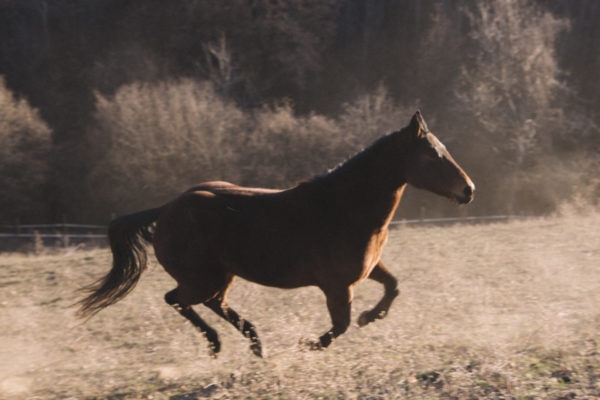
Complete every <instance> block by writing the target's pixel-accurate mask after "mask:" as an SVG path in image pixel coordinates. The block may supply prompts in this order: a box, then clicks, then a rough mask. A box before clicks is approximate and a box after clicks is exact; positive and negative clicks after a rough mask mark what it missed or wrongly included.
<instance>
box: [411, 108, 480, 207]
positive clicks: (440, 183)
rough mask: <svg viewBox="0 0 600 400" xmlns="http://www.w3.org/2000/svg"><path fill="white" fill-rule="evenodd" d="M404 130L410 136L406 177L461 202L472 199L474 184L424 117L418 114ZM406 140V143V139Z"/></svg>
mask: <svg viewBox="0 0 600 400" xmlns="http://www.w3.org/2000/svg"><path fill="white" fill-rule="evenodd" d="M405 131H407V132H402V133H403V136H404V135H405V136H404V138H405V139H406V138H407V139H408V143H409V145H408V146H407V148H406V153H405V154H406V158H405V159H406V164H405V169H404V171H405V175H404V179H405V180H406V181H407V182H408V183H410V184H411V185H413V186H415V187H417V188H420V189H426V190H429V191H431V192H433V193H436V194H439V195H441V196H444V197H448V198H450V199H452V200H455V201H457V202H459V203H461V204H466V203H469V202H470V201H471V200H473V194H474V192H475V185H474V184H473V182H472V181H471V179H469V177H468V176H467V174H465V172H464V171H463V170H462V168H461V167H460V166H459V165H458V164H457V163H456V161H454V159H453V158H452V156H451V155H450V153H448V150H446V146H444V145H443V144H442V142H440V141H439V140H438V138H436V137H435V135H434V134H433V133H431V132H430V131H429V128H428V127H427V124H426V123H425V120H424V119H423V116H422V115H421V113H420V112H419V111H417V112H416V113H415V115H414V116H413V117H412V119H411V121H410V125H409V126H408V127H407V128H405ZM405 143H406V142H405Z"/></svg>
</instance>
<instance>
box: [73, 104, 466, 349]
mask: <svg viewBox="0 0 600 400" xmlns="http://www.w3.org/2000/svg"><path fill="white" fill-rule="evenodd" d="M407 184H411V185H412V186H415V187H417V188H421V189H425V190H428V191H431V192H434V193H436V194H438V195H441V196H444V197H447V198H449V199H451V200H453V201H455V202H457V203H459V204H466V203H469V202H470V201H471V200H472V199H473V196H474V190H475V186H474V184H473V182H472V181H471V179H469V177H468V176H467V175H466V173H465V172H464V171H463V170H462V168H461V167H460V166H459V165H458V164H457V163H456V162H455V161H454V159H453V158H452V156H451V155H450V154H449V153H448V150H447V149H446V147H445V146H444V145H443V144H442V143H441V142H440V141H439V140H438V139H437V138H436V136H434V134H433V133H432V132H431V131H430V130H429V128H428V127H427V124H426V122H425V120H424V118H423V116H422V114H421V113H420V112H419V111H417V112H416V113H415V114H414V115H413V116H412V118H411V120H410V123H409V125H408V126H406V127H404V128H403V129H401V130H399V131H396V132H392V133H390V134H387V135H385V136H383V137H381V138H379V139H378V140H376V141H375V142H374V143H373V144H372V145H371V146H370V147H368V148H366V149H364V150H362V151H360V152H359V153H358V154H356V155H355V156H354V157H352V158H349V159H348V160H347V161H346V162H344V163H342V164H340V165H339V166H338V167H336V168H334V169H333V170H330V171H329V172H327V173H325V174H323V175H319V176H316V177H314V178H312V179H309V180H306V181H303V182H300V183H299V184H297V185H296V186H294V187H291V188H288V189H285V190H274V189H263V188H251V187H242V186H237V185H234V184H231V183H227V182H221V181H215V182H206V183H201V184H199V185H197V186H195V187H192V188H191V189H189V190H187V191H185V192H184V193H182V194H181V195H180V196H179V197H177V198H175V199H174V200H172V201H170V202H168V203H166V204H164V205H162V206H160V207H157V208H152V209H148V210H144V211H139V212H135V213H132V214H128V215H124V216H121V217H118V218H116V219H114V220H113V221H112V222H111V223H110V225H109V229H108V238H109V242H110V248H111V250H112V255H113V264H112V269H111V270H110V272H109V273H108V274H107V275H106V276H105V277H104V278H102V279H100V280H98V281H96V282H94V283H93V284H91V285H90V286H88V287H86V288H84V290H86V293H87V297H85V298H84V299H82V300H81V301H79V306H80V308H79V311H78V312H79V314H80V315H81V316H82V317H90V316H92V315H94V314H95V313H97V312H99V311H100V310H102V309H103V308H105V307H107V306H109V305H111V304H114V303H115V302H117V301H118V300H120V299H121V298H123V297H124V296H125V295H127V294H128V293H129V292H130V291H131V290H132V289H133V288H134V287H135V285H136V283H137V282H138V280H139V278H140V275H141V273H142V272H143V271H144V270H145V268H146V264H147V256H146V250H145V245H146V244H149V243H152V244H153V246H154V252H155V256H156V258H157V259H158V262H159V263H160V264H161V265H162V266H163V267H164V269H165V270H166V272H167V273H168V274H169V275H171V277H173V278H174V279H175V281H176V282H177V287H176V288H175V289H173V290H171V291H169V292H168V293H167V294H166V295H165V301H166V303H167V304H169V305H170V306H172V307H173V308H174V309H175V310H177V311H178V312H179V313H180V314H181V315H182V316H183V317H185V318H186V319H188V320H189V321H190V322H191V323H192V324H193V325H194V326H195V327H196V328H197V329H199V330H200V332H202V333H203V334H204V336H205V337H206V339H207V340H208V343H209V351H210V353H211V354H212V355H213V356H216V354H217V353H218V352H219V350H220V348H221V343H220V341H219V336H218V334H217V332H216V331H215V330H214V329H213V328H212V327H211V326H209V325H208V324H207V323H206V322H205V321H204V320H203V319H202V318H201V317H200V316H199V315H198V314H197V313H196V311H195V310H194V309H193V308H192V306H194V305H198V304H203V305H204V306H206V307H208V308H209V309H211V310H212V311H214V312H215V313H217V314H218V315H219V316H220V317H222V318H224V319H225V320H226V321H228V322H230V323H231V324H232V325H233V326H234V327H235V328H237V329H238V330H239V331H240V332H241V333H242V334H243V335H244V336H245V337H246V338H248V339H249V340H250V349H251V351H252V352H253V353H254V354H255V355H257V356H259V357H262V345H261V342H260V340H259V337H258V334H257V332H256V328H255V326H254V325H253V324H252V323H250V322H249V321H247V320H245V319H243V318H241V317H240V316H239V315H238V313H237V312H235V311H234V310H233V309H232V308H231V307H230V306H229V305H228V304H227V294H228V292H229V290H230V289H231V286H232V283H233V281H234V278H235V277H236V276H237V277H241V278H243V279H246V280H248V281H251V282H255V283H258V284H261V285H266V286H272V287H278V288H298V287H303V286H316V287H318V288H320V289H321V290H322V291H323V293H324V294H325V297H326V303H327V308H328V311H329V315H330V317H331V322H332V325H333V326H332V327H331V329H329V330H328V331H327V332H326V333H324V334H323V335H321V336H320V337H319V338H318V340H316V341H308V346H309V348H310V349H314V350H318V349H325V348H326V347H328V346H329V345H330V344H331V343H332V341H333V340H334V339H335V338H337V337H338V336H340V335H341V334H343V333H344V332H345V331H346V330H347V328H348V326H349V325H350V320H351V319H350V311H351V304H352V297H353V291H354V287H355V286H356V285H357V284H358V283H360V282H361V281H363V280H365V279H372V280H374V281H376V282H379V283H380V284H382V285H383V289H384V294H383V297H382V298H381V300H380V301H379V302H378V303H377V304H376V305H375V306H374V307H373V308H372V309H370V310H367V311H365V312H363V313H362V314H361V315H360V316H359V318H358V325H359V326H361V327H362V326H365V325H367V324H368V323H371V322H373V321H375V320H377V319H381V318H383V317H385V315H386V314H387V313H388V310H389V309H390V306H391V304H392V302H393V300H394V299H395V298H396V296H398V294H399V289H398V281H397V279H396V278H395V277H394V276H393V275H392V274H391V273H390V272H389V271H388V269H387V268H386V267H385V265H384V264H383V263H382V262H381V254H382V250H383V247H384V245H385V243H386V241H387V238H388V225H389V224H390V221H391V220H392V217H393V215H394V211H395V210H396V207H397V206H398V203H399V201H400V198H401V197H402V194H403V191H404V189H405V187H406V185H407Z"/></svg>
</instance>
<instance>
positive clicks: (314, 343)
mask: <svg viewBox="0 0 600 400" xmlns="http://www.w3.org/2000/svg"><path fill="white" fill-rule="evenodd" d="M298 344H299V345H300V346H301V347H302V348H303V349H308V350H311V351H316V350H323V345H322V344H321V342H320V341H318V340H309V339H300V340H299V341H298Z"/></svg>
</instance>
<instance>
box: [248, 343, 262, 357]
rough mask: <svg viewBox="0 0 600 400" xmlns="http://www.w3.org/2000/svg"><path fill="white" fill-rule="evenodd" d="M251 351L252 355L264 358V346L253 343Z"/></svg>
mask: <svg viewBox="0 0 600 400" xmlns="http://www.w3.org/2000/svg"><path fill="white" fill-rule="evenodd" d="M250 350H252V353H253V354H254V355H255V356H256V357H260V358H262V356H263V354H262V346H261V345H260V343H258V342H257V343H252V344H251V345H250Z"/></svg>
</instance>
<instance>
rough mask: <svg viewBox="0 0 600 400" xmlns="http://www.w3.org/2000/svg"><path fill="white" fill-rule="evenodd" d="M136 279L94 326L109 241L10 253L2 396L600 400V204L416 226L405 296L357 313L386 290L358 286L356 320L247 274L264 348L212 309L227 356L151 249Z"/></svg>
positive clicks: (403, 234)
mask: <svg viewBox="0 0 600 400" xmlns="http://www.w3.org/2000/svg"><path fill="white" fill-rule="evenodd" d="M151 260H152V261H151V262H150V266H149V269H148V270H147V271H146V272H145V273H144V274H143V275H142V278H141V280H140V283H139V284H138V286H137V288H136V289H135V290H134V291H133V292H132V293H131V294H130V295H129V296H128V297H126V298H125V299H124V300H123V301H121V302H120V303H118V304H116V305H114V306H112V307H109V308H107V309H106V310H104V311H102V312H101V313H100V314H98V315H97V316H95V317H94V318H92V319H91V320H89V321H88V322H86V323H84V322H82V321H79V320H77V319H76V318H75V317H74V309H73V308H71V307H69V306H70V305H71V304H72V303H74V302H75V301H76V300H78V295H77V294H76V293H75V290H76V289H77V288H78V287H80V286H82V285H84V284H88V283H90V282H91V281H92V280H94V279H95V278H97V277H100V276H101V275H103V274H105V273H106V272H107V271H108V270H109V268H110V254H109V251H108V250H106V249H96V250H81V249H79V250H75V249H73V250H66V251H63V250H61V252H59V253H57V252H52V251H48V253H47V254H42V255H23V254H1V255H0V321H1V323H0V398H2V399H48V398H61V399H69V398H72V399H95V398H109V399H173V400H184V399H197V398H210V397H212V398H223V399H229V398H244V399H245V398H283V399H287V398H289V399H317V398H319V399H321V398H323V399H337V398H341V399H344V398H360V399H367V398H368V399H379V398H382V399H388V398H411V399H435V398H456V399H466V398H490V399H500V398H516V399H527V398H531V399H537V398H549V399H571V398H595V397H600V307H599V305H600V214H598V213H591V214H587V215H583V216H582V215H567V216H565V215H562V216H554V217H547V218H539V219H531V220H526V221H511V222H502V223H492V224H485V225H461V224H457V225H452V226H401V227H399V228H398V229H393V230H392V231H391V233H390V237H389V241H388V244H387V246H386V248H385V250H384V254H383V261H384V263H386V265H387V267H388V268H389V269H390V271H391V272H392V273H393V274H394V275H395V276H396V277H397V278H398V279H399V281H400V290H401V294H400V296H399V297H398V298H397V299H396V302H395V303H394V304H393V306H392V308H391V310H390V313H389V315H388V316H387V317H386V318H385V319H383V320H380V321H376V322H374V323H372V324H370V325H367V326H366V327H364V328H358V326H357V325H356V318H357V317H358V315H359V314H360V312H362V311H363V310H365V309H367V308H370V307H371V306H372V305H373V304H374V303H375V302H377V301H378V300H379V298H380V297H381V295H382V293H383V292H382V290H383V289H382V287H381V286H380V285H378V284H377V283H374V282H370V281H366V282H363V283H362V284H360V285H359V286H358V287H357V288H356V290H355V298H354V302H353V307H352V311H353V314H352V315H353V323H352V326H351V327H350V328H349V330H348V332H346V334H344V335H342V336H341V337H340V338H339V339H338V340H336V341H335V343H333V345H332V346H331V347H330V348H329V349H327V350H325V351H309V350H307V349H306V348H305V347H304V346H303V345H302V344H301V342H302V341H303V340H304V339H316V338H317V337H318V335H320V334H322V332H323V330H324V329H326V328H328V327H329V326H330V321H329V316H328V314H327V310H326V307H325V304H324V301H325V299H324V296H323V295H322V293H321V292H320V291H319V290H318V289H315V288H303V289H294V290H282V289H273V288H266V287H261V286H257V285H254V284H249V283H246V282H244V281H242V280H239V279H238V280H237V281H236V282H235V283H234V286H233V288H232V290H231V293H230V295H229V302H230V304H231V306H232V307H233V308H234V309H235V310H236V311H238V312H239V314H240V315H241V316H243V317H244V318H246V319H248V320H249V321H251V322H252V323H254V324H255V325H256V327H257V329H258V334H259V336H260V337H261V340H262V343H263V346H264V354H265V358H264V359H259V358H257V357H255V356H253V355H252V353H251V352H250V350H249V349H248V340H246V339H245V338H244V337H243V336H242V335H241V334H240V333H239V332H237V331H236V330H235V329H234V328H233V327H231V326H230V325H229V324H228V323H227V322H225V321H223V320H221V319H220V318H219V317H217V316H216V315H215V314H214V313H212V312H211V311H209V310H208V309H204V307H200V306H196V310H197V311H198V312H199V314H200V315H201V316H203V317H204V318H205V319H206V321H207V322H208V323H209V324H210V325H211V326H213V327H214V328H215V329H216V330H217V331H218V332H219V334H220V337H221V340H222V346H223V347H222V350H221V353H220V354H219V356H218V358H217V359H213V358H211V357H210V356H209V354H208V349H207V342H206V340H205V339H204V338H202V337H200V335H199V334H198V332H197V331H196V330H195V329H194V328H193V327H192V325H191V324H190V323H189V322H187V321H186V320H184V319H183V318H182V317H181V316H180V315H178V314H177V313H176V312H175V311H173V310H172V309H171V307H169V306H168V305H166V304H165V303H164V301H163V295H164V294H165V293H166V292H167V291H169V290H171V289H172V288H173V287H174V286H175V284H174V281H173V280H172V279H171V278H170V277H169V276H168V275H167V274H166V273H165V272H164V271H163V270H162V268H161V267H160V266H159V265H158V264H157V263H156V260H155V259H153V258H151Z"/></svg>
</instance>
